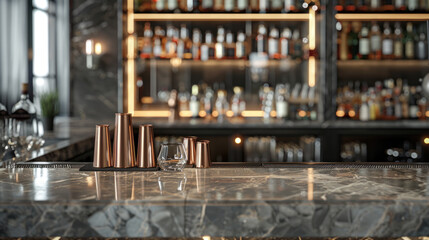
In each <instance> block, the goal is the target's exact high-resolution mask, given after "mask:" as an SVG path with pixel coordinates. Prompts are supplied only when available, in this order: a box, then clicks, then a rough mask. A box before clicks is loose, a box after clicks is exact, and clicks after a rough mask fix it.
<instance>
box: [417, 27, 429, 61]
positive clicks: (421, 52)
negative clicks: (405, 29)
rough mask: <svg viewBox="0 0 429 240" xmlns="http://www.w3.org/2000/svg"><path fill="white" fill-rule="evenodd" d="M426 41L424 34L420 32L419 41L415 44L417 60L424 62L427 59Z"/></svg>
mask: <svg viewBox="0 0 429 240" xmlns="http://www.w3.org/2000/svg"><path fill="white" fill-rule="evenodd" d="M427 51H428V49H427V41H426V34H425V33H423V32H421V33H420V34H419V41H418V42H417V51H416V52H417V59H419V60H425V59H427Z"/></svg>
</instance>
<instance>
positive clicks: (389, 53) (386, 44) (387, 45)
mask: <svg viewBox="0 0 429 240" xmlns="http://www.w3.org/2000/svg"><path fill="white" fill-rule="evenodd" d="M381 49H382V55H383V59H393V58H394V56H393V36H392V30H391V29H390V25H389V23H387V22H385V23H384V30H383V40H382V44H381Z"/></svg>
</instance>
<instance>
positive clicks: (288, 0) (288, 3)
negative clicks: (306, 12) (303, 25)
mask: <svg viewBox="0 0 429 240" xmlns="http://www.w3.org/2000/svg"><path fill="white" fill-rule="evenodd" d="M282 11H283V12H285V13H288V12H296V11H297V8H296V2H295V0H284V4H283V10H282Z"/></svg>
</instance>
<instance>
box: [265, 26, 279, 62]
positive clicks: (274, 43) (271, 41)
mask: <svg viewBox="0 0 429 240" xmlns="http://www.w3.org/2000/svg"><path fill="white" fill-rule="evenodd" d="M268 56H269V58H270V59H279V58H280V54H279V30H278V29H277V28H275V27H274V28H272V29H271V30H270V35H269V37H268Z"/></svg>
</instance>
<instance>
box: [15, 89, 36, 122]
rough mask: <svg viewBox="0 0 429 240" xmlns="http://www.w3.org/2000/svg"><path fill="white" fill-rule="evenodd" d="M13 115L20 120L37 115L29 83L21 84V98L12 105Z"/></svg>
mask: <svg viewBox="0 0 429 240" xmlns="http://www.w3.org/2000/svg"><path fill="white" fill-rule="evenodd" d="M12 117H13V118H14V119H18V120H27V119H31V118H35V117H36V107H35V106H34V103H33V102H31V101H30V97H29V95H28V84H27V83H23V84H22V85H21V98H20V100H19V101H18V102H17V103H15V105H13V107H12Z"/></svg>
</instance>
